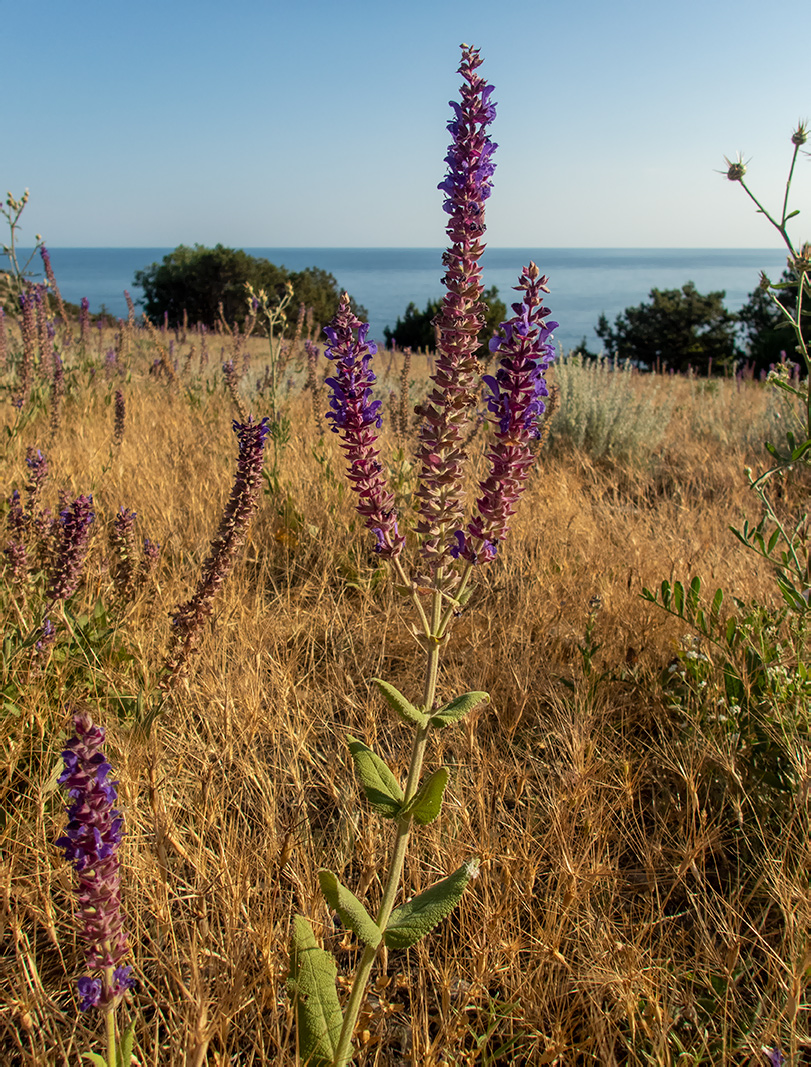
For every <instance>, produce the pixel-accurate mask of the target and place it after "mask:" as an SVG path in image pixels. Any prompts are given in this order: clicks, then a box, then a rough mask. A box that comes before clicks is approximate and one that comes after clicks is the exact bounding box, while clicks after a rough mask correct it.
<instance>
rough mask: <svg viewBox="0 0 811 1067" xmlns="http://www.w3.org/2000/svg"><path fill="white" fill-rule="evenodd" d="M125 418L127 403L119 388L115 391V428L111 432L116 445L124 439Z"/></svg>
mask: <svg viewBox="0 0 811 1067" xmlns="http://www.w3.org/2000/svg"><path fill="white" fill-rule="evenodd" d="M126 418H127V405H126V402H125V400H124V393H123V392H122V390H121V389H116V391H115V430H114V434H113V440H114V441H115V443H116V444H117V445H120V444H121V443H122V442H123V440H124V428H125V424H126Z"/></svg>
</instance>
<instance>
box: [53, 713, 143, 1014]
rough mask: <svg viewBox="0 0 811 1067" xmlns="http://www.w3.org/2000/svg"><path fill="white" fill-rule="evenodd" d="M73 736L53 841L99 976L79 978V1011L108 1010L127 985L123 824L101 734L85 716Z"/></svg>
mask: <svg viewBox="0 0 811 1067" xmlns="http://www.w3.org/2000/svg"><path fill="white" fill-rule="evenodd" d="M73 722H74V728H75V731H76V733H75V735H74V736H73V737H72V738H71V739H70V740H69V741H68V743H67V745H66V747H65V750H64V752H63V753H62V758H63V760H64V765H65V769H64V771H63V772H62V774H61V775H60V776H59V784H60V785H61V786H63V787H64V789H65V791H66V792H67V793H68V796H69V797H70V803H69V804H68V809H67V811H68V825H67V829H66V831H65V834H64V836H63V837H60V838H59V840H58V841H57V842H56V845H57V847H58V848H62V849H64V852H65V858H66V859H67V860H68V861H69V862H70V863H72V864H73V867H74V870H75V871H76V874H77V876H78V882H79V887H78V893H77V901H78V905H79V911H78V918H79V936H80V937H81V939H82V940H83V941H84V942H85V944H86V946H87V966H88V968H89V969H90V970H94V971H100V972H101V977H100V978H98V977H96V978H90V977H84V978H80V979H79V983H78V990H79V996H80V1006H81V1008H82V1010H83V1011H87V1010H88V1009H90V1008H92V1007H98V1008H101V1009H102V1010H105V1011H109V1010H111V1009H112V1008H113V1007H115V1005H116V1004H117V1002H118V1001H119V1000H120V998H121V997H122V996H123V994H124V993H125V992H126V990H127V989H128V988H129V987H130V986H131V984H132V982H131V979H130V976H129V975H130V968H129V967H122V966H121V961H122V959H123V958H124V956H125V954H126V952H127V935H126V932H125V930H124V920H123V915H122V912H121V878H120V870H119V859H118V850H119V847H120V845H121V828H122V825H123V819H122V817H121V812H120V811H118V809H117V808H116V806H115V805H116V803H117V800H118V795H117V792H116V786H117V784H118V783H117V782H111V781H110V780H109V774H110V770H111V767H110V764H109V763H108V762H107V757H106V756H105V753H104V747H103V746H104V737H105V735H104V730H103V729H101V728H100V727H98V726H96V725H94V723H93V720H92V719H91V718H90V716H89V715H87V714H85V713H80V714H78V715H76V716H75V717H74V720H73Z"/></svg>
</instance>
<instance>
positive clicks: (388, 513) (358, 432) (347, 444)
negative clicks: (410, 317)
mask: <svg viewBox="0 0 811 1067" xmlns="http://www.w3.org/2000/svg"><path fill="white" fill-rule="evenodd" d="M368 332H369V327H368V325H367V324H366V323H362V322H361V321H360V319H358V318H356V317H355V316H354V315H353V314H352V311H351V309H350V306H349V297H348V296H347V294H346V293H344V295H343V296H342V297H341V304H340V307H339V308H338V311H337V313H336V315H335V318H334V319H333V320H332V322H331V323H330V324H329V326H327V327H325V329H324V333H325V334H326V335H327V340H328V342H329V343H328V344H327V347H326V349H325V351H324V355H325V356H326V357H327V359H331V360H332V361H333V363H334V364H335V376H334V377H332V378H327V383H326V384H327V385H328V386H329V388H330V394H331V395H330V407H331V408H332V411H330V412H329V413H328V414H327V418H328V419H329V420H330V421H331V422H332V432H333V433H337V434H338V435H339V436H340V438H341V448H343V450H344V452H345V453H346V458H347V461H348V463H349V466H348V468H347V478H348V479H349V481H350V483H351V484H352V488H353V489H354V490H355V492H356V493H357V494H358V496H359V497H360V502H359V503H358V505H357V509H358V512H359V513H360V514H361V515H363V517H364V518H365V519H366V527H367V529H369V530H371V531H372V532H373V533H374V534H375V537H376V538H377V544H376V545H375V551H376V552H379V553H380V555H381V556H383V558H384V559H396V558H397V556H399V554H400V553H401V552H402V550H403V544H404V543H405V538H404V537H403V535H402V534H401V533H400V531H399V530H398V528H397V512H396V511H395V508H394V496H393V495H392V494H391V493H390V492H389V489H388V486H387V484H386V479H385V476H384V474H383V467H382V465H381V463H380V460H379V459H378V457H379V455H380V450H379V449H378V448H377V447H376V444H377V438H378V434H377V433H376V432H375V431H376V430H378V429H380V427H381V426H382V423H383V419H382V415H381V413H380V409H381V403H380V401H379V400H373V399H372V386H373V385H374V383H375V380H376V379H375V375H374V372H373V371H372V369H371V366H370V364H371V359H372V356H373V355H374V354H375V353H376V352H377V346H376V345H375V344H374V342H367V341H366V335H367V333H368ZM356 335H357V336H356Z"/></svg>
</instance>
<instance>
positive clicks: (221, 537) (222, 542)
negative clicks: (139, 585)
mask: <svg viewBox="0 0 811 1067" xmlns="http://www.w3.org/2000/svg"><path fill="white" fill-rule="evenodd" d="M233 427H234V432H235V433H236V435H237V439H238V440H239V458H238V459H237V472H236V477H235V479H234V486H233V489H232V490H231V497H230V499H229V501H228V505H227V507H226V509H225V513H224V515H223V518H222V521H221V523H220V528H219V530H218V531H217V536H216V537H215V538H214V540H213V541H212V542H211V552H210V554H209V556H208V559H206V561H205V563H204V564H203V572H202V575H201V577H200V581H199V583H198V585H197V589H196V591H195V593H194V596H193V597H192V598H191V600H189V601H187V602H186V603H185V604H182V605H180V606H179V607H178V608H176V610H175V613H174V615H173V616H172V628H173V629H172V645H171V649H170V653H169V659H168V662H167V668H168V671H169V675H168V678H167V679H166V682H165V684H167V685H171V684H173V683H174V682H175V681H176V680H177V679H178V677H180V676H181V675H182V673H183V671H184V669H185V666H186V663H187V660H188V657H189V654H190V653H191V651H192V649H193V647H194V644H195V642H196V640H197V637H198V636H199V633H200V629H201V627H202V625H203V623H204V622H205V620H206V619H207V618H208V617H209V616H210V615H211V612H212V610H213V601H214V598H215V596H216V595H217V592H218V591H219V589H220V587H221V586H222V584H223V582H224V581H225V579H226V578H227V577H228V575H229V573H230V571H231V569H232V567H233V565H234V562H235V559H236V553H237V549H238V548H239V546H240V545H241V544H242V543H243V541H244V540H245V536H246V534H247V532H248V527H249V525H250V522H251V519H252V518H253V514H254V512H255V511H256V508H257V505H258V503H259V490H260V488H261V482H262V467H263V464H264V459H265V440H266V438H267V436H268V434H269V433H270V426H269V423H268V420H267V418H264V419H262V420H261V421H260V422H254V420H253V417H252V416H250V415H249V416H248V418H247V420H246V421H245V422H244V423H239V422H236V421H235V422H234V423H233ZM144 549H145V558H146V543H145V545H144Z"/></svg>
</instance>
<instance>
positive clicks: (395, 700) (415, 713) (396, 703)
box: [372, 678, 428, 726]
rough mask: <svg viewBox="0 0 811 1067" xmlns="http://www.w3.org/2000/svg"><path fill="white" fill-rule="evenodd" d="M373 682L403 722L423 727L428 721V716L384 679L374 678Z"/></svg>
mask: <svg viewBox="0 0 811 1067" xmlns="http://www.w3.org/2000/svg"><path fill="white" fill-rule="evenodd" d="M372 681H373V682H374V684H375V685H376V686H377V688H378V689H379V690H380V692H381V694H382V696H383V699H384V700H385V701H386V703H387V704H388V706H389V707H390V708H391V710H392V711H393V712H395V713H396V714H397V715H399V716H400V718H401V719H402V720H403V722H415V723H416V724H417V725H418V726H423V725H424V724H425V723H426V722H427V721H428V716H427V715H426V714H425V713H424V712H422V711H420V709H419V708H415V707H414V705H413V704H412V703H410V702H409V701H408V700H406V698H405V697H404V696H403V694H402V693H401V692H400V691H399V689H395V688H394V686H393V685H390V684H389V683H388V682H384V681H383V679H382V678H373V679H372Z"/></svg>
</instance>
